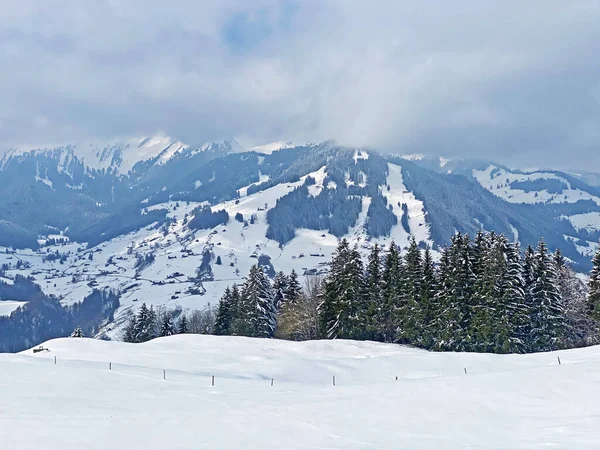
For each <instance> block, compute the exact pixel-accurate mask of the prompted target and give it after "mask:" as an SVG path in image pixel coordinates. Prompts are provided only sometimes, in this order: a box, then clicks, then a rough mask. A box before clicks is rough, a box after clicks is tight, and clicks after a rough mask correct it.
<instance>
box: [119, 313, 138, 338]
mask: <svg viewBox="0 0 600 450" xmlns="http://www.w3.org/2000/svg"><path fill="white" fill-rule="evenodd" d="M136 320H137V318H136V316H135V314H133V313H132V312H131V311H130V312H129V318H128V319H127V325H125V329H124V330H123V334H122V337H121V338H122V339H123V342H129V343H133V342H136V341H135V330H136V328H137V327H136Z"/></svg>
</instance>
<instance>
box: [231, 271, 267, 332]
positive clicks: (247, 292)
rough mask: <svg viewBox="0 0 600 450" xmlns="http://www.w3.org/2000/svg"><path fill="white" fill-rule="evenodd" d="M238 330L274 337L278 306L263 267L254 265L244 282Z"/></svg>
mask: <svg viewBox="0 0 600 450" xmlns="http://www.w3.org/2000/svg"><path fill="white" fill-rule="evenodd" d="M238 319H239V321H238V325H237V327H236V328H238V330H237V331H238V332H239V333H240V334H242V335H244V336H252V337H273V335H274V333H275V328H276V326H277V307H276V304H275V294H274V292H273V288H272V287H271V283H270V281H269V279H268V278H267V276H266V275H265V273H264V271H263V270H262V268H260V267H258V266H257V265H254V266H252V267H251V268H250V273H249V274H248V277H247V278H246V281H245V282H244V287H243V288H242V293H241V299H240V311H239V316H238Z"/></svg>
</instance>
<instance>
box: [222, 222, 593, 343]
mask: <svg viewBox="0 0 600 450" xmlns="http://www.w3.org/2000/svg"><path fill="white" fill-rule="evenodd" d="M308 280H309V281H308V284H307V286H305V288H304V289H302V288H301V287H300V285H299V283H298V277H297V275H296V274H295V272H292V273H291V274H290V275H289V276H288V275H284V274H283V273H281V272H279V273H278V274H277V275H276V276H275V277H274V278H273V280H272V281H271V280H270V279H269V278H268V277H267V275H266V274H265V273H264V272H263V270H262V269H261V268H260V267H258V266H254V267H252V268H251V270H250V273H249V275H248V277H247V278H246V280H245V282H244V284H243V285H242V286H241V287H238V286H236V285H234V286H232V287H231V288H229V287H228V288H227V289H226V291H225V293H224V295H223V297H222V298H221V300H220V302H219V305H218V308H217V312H216V318H215V325H214V333H215V334H220V335H242V336H254V337H266V338H269V337H279V338H286V339H294V340H305V339H316V338H321V339H336V338H341V339H357V340H374V341H381V342H395V343H401V344H408V345H413V346H417V347H421V348H426V349H430V350H437V351H476V352H493V353H528V352H538V351H549V350H555V349H560V348H569V347H574V346H583V345H589V344H592V343H597V342H598V320H600V252H599V253H598V255H596V257H595V258H594V269H593V271H592V273H591V277H590V282H589V285H588V287H587V288H586V286H585V285H584V284H583V283H582V282H581V281H580V280H579V279H578V278H577V277H576V275H575V274H574V272H573V271H572V270H571V269H570V268H569V266H568V264H567V261H566V259H565V258H564V256H563V255H562V253H561V251H560V250H557V251H556V252H555V253H554V254H552V253H550V252H549V249H548V247H547V245H546V244H545V242H544V241H543V240H542V241H540V242H539V244H538V246H537V248H535V249H534V248H532V247H531V246H528V247H527V248H526V249H525V251H523V252H522V251H521V249H520V247H519V245H518V244H517V243H512V242H509V241H508V239H507V238H506V237H504V236H503V235H498V234H495V233H493V232H492V233H483V232H479V233H478V234H477V235H476V236H475V238H474V239H471V238H470V237H469V236H468V235H466V234H461V233H457V234H455V235H454V236H453V238H452V239H451V242H450V244H449V245H448V246H446V247H444V248H442V249H441V251H440V257H439V260H438V261H437V262H434V259H433V255H432V252H431V251H430V249H429V248H425V249H422V248H420V247H419V245H418V244H417V242H416V240H415V239H414V238H413V239H412V240H411V241H410V244H409V246H408V248H407V249H406V250H405V251H401V249H400V248H399V247H398V246H397V245H396V244H394V243H393V242H392V243H391V244H390V245H389V246H388V248H387V249H384V248H381V247H380V246H379V245H377V244H375V245H373V246H372V249H371V252H370V254H369V255H368V258H367V260H366V262H363V259H362V257H361V255H360V252H359V251H358V248H357V247H356V246H354V247H351V246H350V244H349V243H348V241H347V240H345V239H342V240H341V241H340V243H339V245H338V247H337V249H336V251H335V253H334V255H333V257H332V260H331V264H330V270H329V273H328V275H327V276H326V277H325V278H324V279H322V280H321V279H318V278H313V277H309V279H308ZM588 291H589V292H588Z"/></svg>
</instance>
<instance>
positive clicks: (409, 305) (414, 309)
mask: <svg viewBox="0 0 600 450" xmlns="http://www.w3.org/2000/svg"><path fill="white" fill-rule="evenodd" d="M422 285H423V262H422V260H421V250H420V249H419V246H418V244H417V241H416V239H415V238H414V236H412V237H411V239H410V243H409V246H408V250H407V252H406V255H405V257H404V283H403V287H404V289H403V297H404V301H403V302H402V306H401V308H399V310H398V313H399V321H398V325H399V329H400V339H401V340H402V341H403V342H406V343H411V344H414V343H417V342H420V340H421V337H422V332H423V323H424V320H425V318H424V311H423V309H422V305H421V295H422V292H421V289H422Z"/></svg>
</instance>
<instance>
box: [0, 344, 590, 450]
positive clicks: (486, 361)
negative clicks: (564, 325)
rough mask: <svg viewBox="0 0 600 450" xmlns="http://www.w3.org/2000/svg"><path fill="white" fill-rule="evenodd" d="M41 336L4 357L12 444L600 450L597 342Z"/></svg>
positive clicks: (1, 412) (1, 383)
mask: <svg viewBox="0 0 600 450" xmlns="http://www.w3.org/2000/svg"><path fill="white" fill-rule="evenodd" d="M44 347H45V348H47V349H48V350H49V351H45V352H40V353H37V354H35V355H34V354H33V352H32V351H31V350H28V351H26V352H23V353H22V354H18V355H13V354H2V355H0V442H1V443H2V444H1V445H0V447H1V448H7V449H41V448H43V449H48V450H53V449H60V450H63V449H67V448H82V449H103V450H113V449H128V450H131V449H204V448H207V449H209V448H210V449H235V448H244V449H269V448H277V449H309V448H310V449H316V448H318V449H323V448H327V449H342V448H343V449H403V448H406V449H471V448H473V449H475V448H476V449H532V448H540V449H549V448H551V449H557V448H561V449H597V448H598V446H599V442H600V403H599V402H598V401H596V399H597V394H598V388H599V387H600V347H591V348H587V349H580V350H569V351H563V352H554V353H544V354H536V355H525V356H520V355H510V356H500V355H482V354H463V353H429V352H425V351H421V350H415V349H408V348H404V347H401V346H396V345H386V344H377V343H370V342H352V341H313V342H305V343H293V342H284V341H276V340H259V339H249V338H235V337H213V336H200V335H186V336H173V337H170V338H161V339H156V340H154V341H151V342H148V343H145V344H125V343H120V342H104V341H97V340H91V339H57V340H52V341H49V342H47V343H45V344H44ZM55 357H56V364H55V363H54V358H55ZM558 357H560V360H561V363H562V364H561V365H559V364H558ZM109 362H110V363H112V364H111V366H112V370H109ZM163 369H165V370H166V371H165V372H164V373H163ZM465 369H466V372H467V373H465ZM165 375H166V379H163V376H165ZM212 376H214V377H215V386H214V387H213V386H211V383H212V381H211V380H212V378H211V377H212ZM333 376H335V381H336V386H333V378H332V377H333ZM396 377H398V379H397V380H396ZM271 379H273V386H271Z"/></svg>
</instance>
